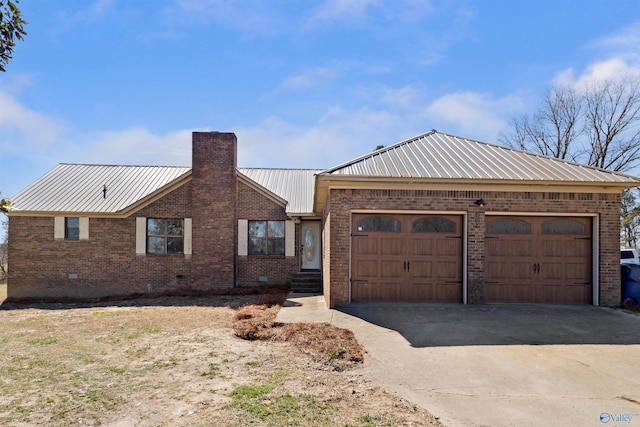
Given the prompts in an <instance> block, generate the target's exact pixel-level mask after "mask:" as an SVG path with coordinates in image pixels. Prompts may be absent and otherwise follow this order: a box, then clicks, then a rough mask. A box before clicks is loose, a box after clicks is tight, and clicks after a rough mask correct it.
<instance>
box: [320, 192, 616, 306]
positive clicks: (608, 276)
mask: <svg viewBox="0 0 640 427" xmlns="http://www.w3.org/2000/svg"><path fill="white" fill-rule="evenodd" d="M480 198H483V199H484V200H485V201H486V202H487V204H486V205H485V206H484V207H479V206H477V205H475V204H474V201H475V200H477V199H480ZM327 209H328V210H327V211H326V212H325V217H324V226H323V227H324V231H323V232H324V233H325V241H324V254H325V261H324V277H325V291H326V289H327V288H328V287H330V294H328V295H327V294H325V298H326V299H327V304H328V305H329V306H330V307H333V306H335V305H338V304H344V303H347V302H348V301H349V273H350V272H349V259H350V253H349V251H350V246H349V245H350V236H349V232H350V220H351V215H350V213H351V211H352V210H358V209H362V210H376V209H387V210H426V211H429V210H433V211H465V212H467V214H468V230H467V233H468V234H467V239H468V240H467V260H468V263H467V286H468V302H469V303H482V302H483V301H484V295H483V282H484V235H485V212H490V211H494V212H527V213H529V212H531V213H534V212H544V213H550V214H551V213H566V212H570V213H590V214H593V213H595V214H598V215H599V218H600V228H599V236H598V241H599V248H600V253H599V282H600V305H604V306H614V305H618V304H619V303H620V266H619V263H620V261H619V257H620V254H619V234H620V223H619V215H620V194H605V193H602V194H590V193H537V192H513V193H511V192H478V191H435V190H364V189H363V190H349V189H346V190H345V189H331V190H330V193H329V197H328V200H327ZM329 210H330V215H329V214H328V213H327V212H329Z"/></svg>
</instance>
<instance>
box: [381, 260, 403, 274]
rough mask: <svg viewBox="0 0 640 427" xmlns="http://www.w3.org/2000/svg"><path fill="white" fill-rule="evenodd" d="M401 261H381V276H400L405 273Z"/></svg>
mask: <svg viewBox="0 0 640 427" xmlns="http://www.w3.org/2000/svg"><path fill="white" fill-rule="evenodd" d="M402 267H403V265H402V262H401V261H396V260H391V261H388V260H383V261H380V277H400V276H401V275H402V273H403V271H402V270H403V268H402Z"/></svg>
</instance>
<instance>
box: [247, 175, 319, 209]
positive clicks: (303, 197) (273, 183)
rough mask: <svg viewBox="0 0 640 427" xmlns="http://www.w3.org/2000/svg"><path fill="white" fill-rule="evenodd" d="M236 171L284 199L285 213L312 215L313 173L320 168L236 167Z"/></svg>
mask: <svg viewBox="0 0 640 427" xmlns="http://www.w3.org/2000/svg"><path fill="white" fill-rule="evenodd" d="M238 172H240V173H241V174H242V175H244V176H246V177H247V178H249V179H251V180H252V181H254V182H256V183H257V184H258V185H260V186H262V187H264V188H266V189H267V190H269V191H270V192H271V193H273V194H275V195H277V196H279V197H281V198H282V199H284V200H286V201H287V207H286V211H287V214H289V215H291V216H309V215H313V198H314V189H315V175H316V174H317V173H320V172H322V170H321V169H272V168H238Z"/></svg>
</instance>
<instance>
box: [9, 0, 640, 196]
mask: <svg viewBox="0 0 640 427" xmlns="http://www.w3.org/2000/svg"><path fill="white" fill-rule="evenodd" d="M19 6H20V8H21V9H22V12H23V15H24V18H25V19H26V20H27V21H29V25H28V26H27V28H26V29H27V31H28V35H27V36H26V38H25V40H24V41H22V42H19V43H18V45H17V46H16V48H15V52H14V59H13V60H12V62H10V63H9V66H8V70H7V72H6V73H0V164H1V168H2V173H1V174H0V191H1V192H2V197H7V196H9V197H10V196H12V195H14V194H16V193H17V192H18V191H19V190H21V189H22V188H24V187H26V186H27V185H28V184H29V183H31V182H32V181H34V180H35V179H37V178H38V177H39V176H41V175H43V174H44V173H45V172H47V171H48V170H49V169H51V168H52V167H53V166H55V165H56V164H57V163H61V162H77V163H92V164H143V165H147V164H152V165H180V166H184V165H187V166H188V165H190V162H191V160H190V138H191V136H190V133H191V132H192V131H193V130H220V131H233V132H235V133H236V134H237V135H238V140H239V154H238V157H239V159H238V160H239V161H238V163H239V165H240V166H247V167H248V166H256V167H313V168H328V167H331V166H334V165H336V164H340V163H343V162H345V161H347V160H350V159H352V158H355V157H358V156H360V155H362V154H365V153H367V152H369V151H371V150H373V149H374V147H375V146H376V145H378V144H384V145H389V144H392V143H395V142H398V141H401V140H403V139H406V138H409V137H412V136H415V135H418V134H421V133H423V132H426V131H428V130H430V129H438V130H439V131H443V132H448V133H453V134H456V135H460V136H465V137H470V138H475V139H479V140H483V141H487V142H497V137H498V135H499V134H500V132H501V131H503V130H505V129H506V127H507V125H508V122H509V120H510V119H511V118H512V117H513V116H515V115H520V114H523V113H527V112H531V111H533V109H534V108H535V107H536V106H537V105H538V104H539V102H540V99H541V97H542V96H543V95H544V92H545V91H546V90H547V89H548V88H549V87H550V86H551V85H553V84H556V83H563V84H576V83H578V82H580V81H583V80H586V79H590V78H604V77H610V76H614V75H616V74H619V73H622V72H638V71H640V3H638V1H637V0H615V1H605V0H575V1H568V0H535V1H529V0H522V1H516V0H504V1H490V0H488V1H465V0H425V1H422V0H315V1H303V0H290V1H280V0H263V1H258V0H237V1H232V0H83V1H80V0H66V1H45V0H22V1H20V3H19Z"/></svg>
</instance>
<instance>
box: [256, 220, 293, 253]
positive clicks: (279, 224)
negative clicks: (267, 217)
mask: <svg viewBox="0 0 640 427" xmlns="http://www.w3.org/2000/svg"><path fill="white" fill-rule="evenodd" d="M248 225H249V232H248V239H249V244H248V254H249V255H265V256H284V255H285V221H249V222H248Z"/></svg>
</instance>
